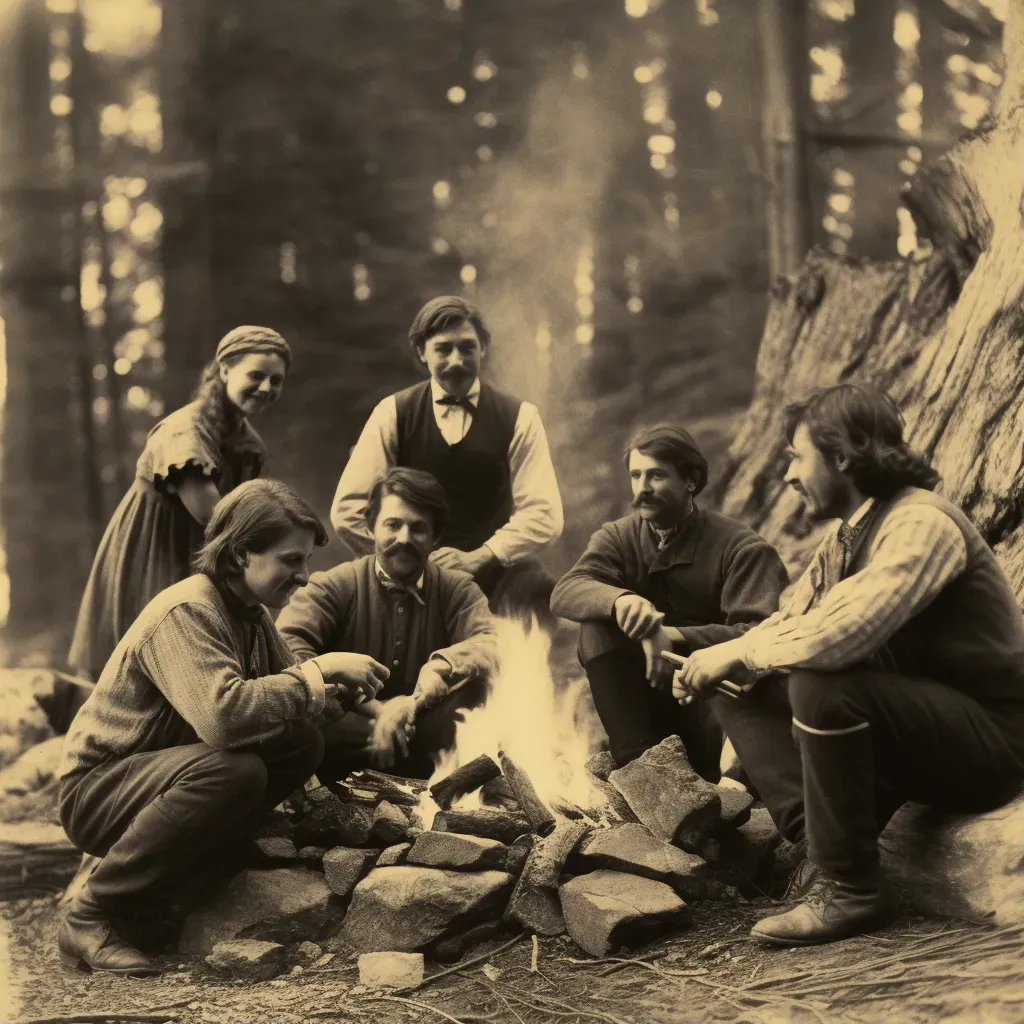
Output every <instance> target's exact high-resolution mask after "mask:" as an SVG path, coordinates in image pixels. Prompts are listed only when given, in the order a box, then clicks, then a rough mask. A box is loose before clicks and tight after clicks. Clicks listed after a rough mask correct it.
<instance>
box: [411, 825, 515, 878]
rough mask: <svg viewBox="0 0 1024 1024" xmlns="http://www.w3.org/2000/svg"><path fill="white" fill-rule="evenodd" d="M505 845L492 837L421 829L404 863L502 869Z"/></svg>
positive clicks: (476, 869)
mask: <svg viewBox="0 0 1024 1024" xmlns="http://www.w3.org/2000/svg"><path fill="white" fill-rule="evenodd" d="M507 850H508V847H507V846H505V845H504V843H499V842H498V841H497V840H495V839H481V838H480V837H479V836H464V835H460V834H458V833H455V832H424V833H423V834H422V835H420V836H417V837H416V841H415V842H414V843H413V844H412V849H410V850H409V853H408V854H407V855H406V858H405V862H406V863H407V864H422V865H423V866H424V867H430V868H451V869H453V870H456V871H486V870H488V869H489V868H498V869H502V870H504V868H505V861H506V852H507Z"/></svg>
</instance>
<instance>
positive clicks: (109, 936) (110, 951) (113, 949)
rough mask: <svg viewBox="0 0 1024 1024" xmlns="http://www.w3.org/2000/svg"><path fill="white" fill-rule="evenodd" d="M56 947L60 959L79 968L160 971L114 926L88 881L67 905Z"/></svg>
mask: <svg viewBox="0 0 1024 1024" xmlns="http://www.w3.org/2000/svg"><path fill="white" fill-rule="evenodd" d="M57 948H58V949H59V950H60V959H61V963H63V964H64V966H65V967H74V968H77V969H78V970H80V971H109V972H110V973H111V974H129V975H147V974H158V973H159V969H158V968H157V967H156V966H155V965H154V963H153V961H152V960H150V959H149V957H147V956H146V955H145V954H144V953H142V952H141V951H140V950H138V949H136V948H135V947H134V946H131V945H129V944H128V943H127V942H125V941H124V939H122V938H121V937H120V936H119V935H118V934H117V933H116V932H115V931H114V930H113V928H112V927H111V925H110V920H109V916H108V913H107V912H106V911H105V910H104V909H103V907H101V906H100V905H99V904H98V903H97V902H96V901H95V899H93V896H92V893H91V892H90V891H89V886H88V884H86V885H85V886H83V887H82V890H81V892H79V894H78V895H77V896H76V897H75V898H74V899H73V900H72V901H71V905H70V907H68V912H67V915H66V916H65V918H64V920H63V922H62V923H61V926H60V930H59V931H58V933H57Z"/></svg>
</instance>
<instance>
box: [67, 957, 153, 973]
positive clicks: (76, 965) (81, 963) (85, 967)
mask: <svg viewBox="0 0 1024 1024" xmlns="http://www.w3.org/2000/svg"><path fill="white" fill-rule="evenodd" d="M60 962H61V965H62V966H63V967H65V968H67V969H68V970H70V971H79V972H81V973H82V974H94V973H95V974H121V975H126V976H128V977H135V978H150V977H152V976H153V975H154V974H161V973H163V972H162V971H161V970H160V968H159V967H93V966H92V965H91V964H88V963H86V961H85V960H83V959H82V958H81V957H80V956H72V955H71V954H70V953H61V954H60Z"/></svg>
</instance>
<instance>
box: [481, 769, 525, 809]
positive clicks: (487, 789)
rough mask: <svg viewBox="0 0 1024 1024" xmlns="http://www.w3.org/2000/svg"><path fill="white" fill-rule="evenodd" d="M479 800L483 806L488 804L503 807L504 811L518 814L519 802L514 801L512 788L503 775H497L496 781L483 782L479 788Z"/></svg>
mask: <svg viewBox="0 0 1024 1024" xmlns="http://www.w3.org/2000/svg"><path fill="white" fill-rule="evenodd" d="M480 798H481V799H482V800H483V802H484V803H485V804H490V805H492V806H494V807H504V808H505V810H506V811H512V812H514V813H519V801H518V800H516V797H515V794H514V793H513V792H512V787H511V786H510V785H509V784H508V779H506V778H505V776H504V775H499V776H498V777H497V778H496V779H491V780H490V781H489V782H485V783H484V784H483V785H482V786H481V787H480Z"/></svg>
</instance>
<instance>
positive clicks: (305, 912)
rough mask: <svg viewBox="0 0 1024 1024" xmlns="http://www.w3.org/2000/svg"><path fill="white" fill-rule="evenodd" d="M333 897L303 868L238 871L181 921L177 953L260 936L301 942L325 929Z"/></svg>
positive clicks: (330, 920)
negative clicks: (216, 894)
mask: <svg viewBox="0 0 1024 1024" xmlns="http://www.w3.org/2000/svg"><path fill="white" fill-rule="evenodd" d="M337 910H338V900H337V897H335V896H334V895H333V893H332V892H331V890H330V888H329V887H328V885H327V882H326V880H325V879H324V876H323V875H321V874H319V873H317V872H314V871H307V870H306V869H305V868H276V869H274V870H271V871H258V870H251V869H250V870H247V871H242V872H239V874H237V875H235V877H234V878H233V879H231V881H230V882H229V883H228V885H227V887H226V888H225V889H224V891H223V892H222V893H221V894H220V896H219V897H218V898H217V899H216V900H215V901H214V902H213V903H212V904H211V905H209V906H206V907H203V908H202V909H199V910H196V911H193V912H192V913H191V914H189V916H188V917H187V918H186V919H185V922H184V925H183V926H182V931H181V938H180V940H179V943H178V949H179V951H180V952H182V953H203V954H206V953H210V952H211V951H212V950H213V947H214V946H215V945H216V944H217V943H218V942H226V941H229V940H231V939H249V938H251V939H264V940H266V941H268V942H282V943H291V942H301V941H302V940H304V939H317V938H320V937H321V936H322V935H324V934H328V933H329V931H330V929H331V925H332V923H333V921H334V919H335V918H336V916H337Z"/></svg>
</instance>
